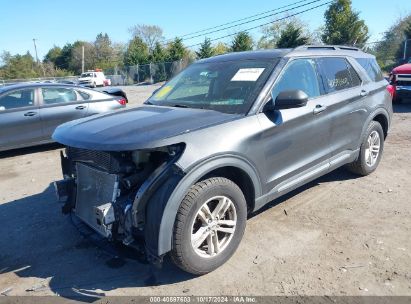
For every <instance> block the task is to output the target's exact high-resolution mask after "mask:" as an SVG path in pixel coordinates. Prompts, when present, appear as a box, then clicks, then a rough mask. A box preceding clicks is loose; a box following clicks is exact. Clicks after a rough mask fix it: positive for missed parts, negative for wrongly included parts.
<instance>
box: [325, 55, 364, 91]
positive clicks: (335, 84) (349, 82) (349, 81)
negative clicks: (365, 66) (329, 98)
mask: <svg viewBox="0 0 411 304" xmlns="http://www.w3.org/2000/svg"><path fill="white" fill-rule="evenodd" d="M317 61H318V65H319V67H320V73H321V78H322V81H323V84H324V87H325V89H326V92H327V93H333V92H337V91H341V90H345V89H349V88H353V87H357V86H359V85H360V84H361V79H360V77H359V76H358V74H357V72H356V71H355V70H354V68H353V67H352V66H351V64H350V63H349V62H348V61H347V60H346V59H345V58H334V57H332V58H331V57H330V58H320V59H317Z"/></svg>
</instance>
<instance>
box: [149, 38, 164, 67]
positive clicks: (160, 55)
mask: <svg viewBox="0 0 411 304" xmlns="http://www.w3.org/2000/svg"><path fill="white" fill-rule="evenodd" d="M166 58H167V53H166V50H165V49H164V48H163V46H162V45H161V43H160V42H156V44H155V46H154V49H153V51H152V53H151V55H150V61H151V62H164V61H166Z"/></svg>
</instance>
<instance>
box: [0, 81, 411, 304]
mask: <svg viewBox="0 0 411 304" xmlns="http://www.w3.org/2000/svg"><path fill="white" fill-rule="evenodd" d="M152 90H153V88H152V87H128V88H126V91H127V94H128V96H129V98H130V104H129V105H130V106H133V105H137V104H139V103H141V102H142V101H143V100H144V99H145V98H146V97H148V96H149V95H150V92H151V91H152ZM395 112H396V113H395V114H394V122H393V126H392V129H391V133H390V135H389V137H388V139H387V142H386V146H385V151H384V157H383V159H382V161H381V163H380V166H379V168H378V169H377V171H376V172H374V173H373V174H372V175H370V176H367V177H363V178H357V177H356V176H354V175H351V174H350V173H347V172H346V171H345V170H344V169H338V170H337V171H335V172H333V173H331V174H328V175H326V176H324V177H322V178H320V179H318V180H316V181H314V182H312V183H310V184H308V185H307V186H305V187H303V188H301V189H299V190H297V191H294V192H292V193H291V194H289V195H287V196H286V197H283V198H281V199H278V200H276V201H274V202H272V203H271V204H270V206H269V207H267V208H265V210H264V211H263V212H260V213H258V214H255V215H253V216H252V217H251V218H250V219H249V220H248V222H247V228H246V233H245V235H244V239H243V241H242V243H241V245H240V247H239V249H238V250H237V252H236V254H235V255H234V256H233V257H232V258H231V259H230V260H229V262H228V263H226V264H225V265H224V266H223V267H221V268H219V269H218V270H216V271H214V272H212V273H210V274H208V275H204V276H201V277H194V276H191V275H188V274H186V273H183V272H181V271H180V270H178V269H177V268H176V267H174V266H173V265H172V264H171V262H170V261H169V260H168V259H166V261H165V263H164V265H163V268H162V269H160V270H153V269H152V268H151V267H150V266H149V265H146V264H143V263H141V262H140V261H139V260H138V259H137V258H136V256H134V255H133V254H131V253H130V252H129V251H128V250H125V249H119V250H114V249H113V248H111V247H107V246H106V245H105V244H104V243H99V242H96V241H93V240H92V239H90V237H87V236H85V235H84V230H81V231H79V230H78V229H77V228H76V226H75V225H73V221H72V220H71V218H70V217H68V216H64V215H63V214H61V212H60V210H61V204H60V203H58V202H57V201H56V198H55V196H54V190H53V187H52V184H51V183H52V182H53V181H54V180H57V179H60V178H61V171H60V164H59V151H60V149H61V147H60V146H57V145H48V146H42V147H36V148H29V149H21V150H17V151H11V152H5V153H2V154H0V157H1V158H0V221H1V223H2V224H1V228H0V232H1V237H0V293H4V294H7V295H56V294H58V295H61V296H63V297H66V298H72V297H74V296H81V297H83V298H81V299H84V300H86V301H93V299H95V297H98V296H101V295H408V296H411V245H410V239H411V204H410V203H411V200H410V197H411V179H410V176H411V165H410V163H411V135H410V130H411V105H400V106H396V107H395ZM82 233H83V234H82ZM113 250H114V251H113ZM113 252H114V253H113ZM113 254H116V255H119V256H120V257H118V258H114V256H113Z"/></svg>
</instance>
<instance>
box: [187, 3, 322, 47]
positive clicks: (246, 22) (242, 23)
mask: <svg viewBox="0 0 411 304" xmlns="http://www.w3.org/2000/svg"><path fill="white" fill-rule="evenodd" d="M319 1H323V0H313V1H311V2H308V3H305V4H301V5H298V6H295V7H292V8H289V9H286V10H283V11H280V12H277V13H273V14H270V15H267V16H264V17H259V18H256V19H252V20H249V21H244V22H241V23H238V24H235V25H231V26H228V27H225V28H222V29H218V30H214V31H211V32H207V33H204V34H200V35H196V36H192V37H189V38H185V39H182V40H190V39H194V38H198V37H201V36H206V35H209V34H214V33H217V32H221V31H225V30H228V29H231V28H233V27H237V26H240V25H244V24H248V23H251V22H255V21H258V20H262V19H266V18H268V17H272V16H275V15H279V14H282V13H285V12H288V11H291V10H294V9H296V8H300V7H305V6H307V5H310V4H313V3H316V2H319ZM270 23H271V22H270Z"/></svg>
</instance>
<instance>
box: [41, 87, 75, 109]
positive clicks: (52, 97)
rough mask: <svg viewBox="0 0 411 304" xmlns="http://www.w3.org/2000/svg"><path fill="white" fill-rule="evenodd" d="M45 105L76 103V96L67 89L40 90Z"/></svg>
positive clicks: (71, 90)
mask: <svg viewBox="0 0 411 304" xmlns="http://www.w3.org/2000/svg"><path fill="white" fill-rule="evenodd" d="M42 93H43V103H44V104H45V105H51V104H62V103H69V102H75V101H77V94H76V92H75V91H74V90H73V89H69V88H42Z"/></svg>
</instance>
